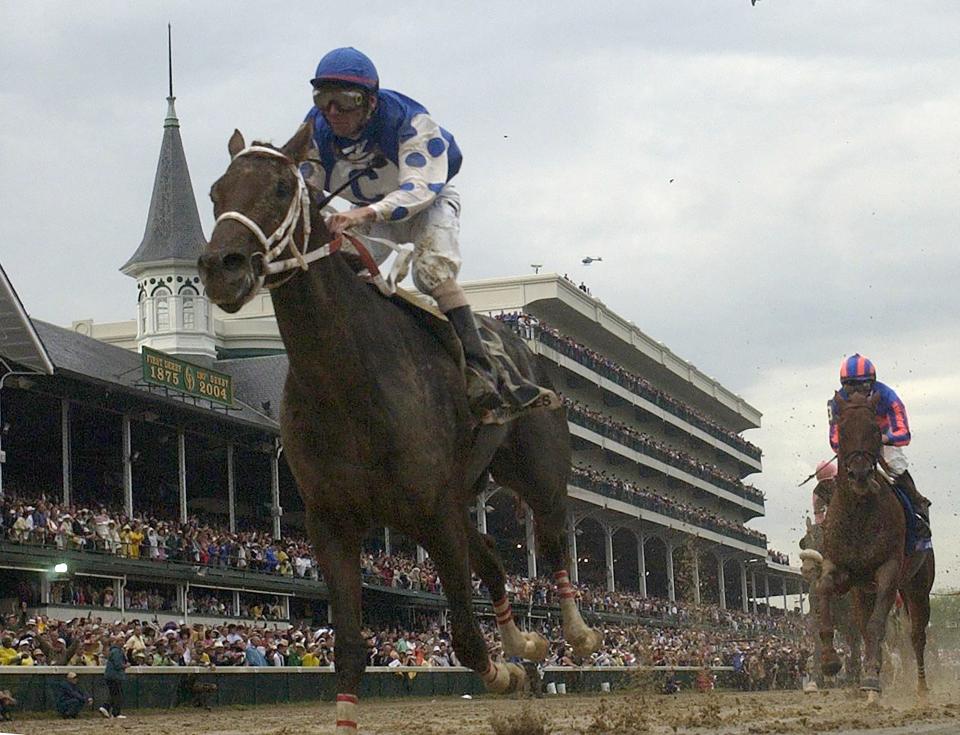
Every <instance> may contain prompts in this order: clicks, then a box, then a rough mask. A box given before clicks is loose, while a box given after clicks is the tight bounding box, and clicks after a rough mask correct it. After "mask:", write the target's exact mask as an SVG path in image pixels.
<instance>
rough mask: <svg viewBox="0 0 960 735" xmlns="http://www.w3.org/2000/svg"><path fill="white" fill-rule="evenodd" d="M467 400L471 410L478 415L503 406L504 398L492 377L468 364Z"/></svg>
mask: <svg viewBox="0 0 960 735" xmlns="http://www.w3.org/2000/svg"><path fill="white" fill-rule="evenodd" d="M467 400H468V401H469V402H470V410H471V411H473V413H474V414H476V415H478V416H480V415H482V414H483V413H485V412H487V411H493V410H494V409H497V408H500V407H501V406H503V398H502V397H501V396H500V392H499V391H498V390H497V388H496V383H495V382H494V381H493V379H492V377H491V376H490V375H489V374H487V373H486V372H485V371H481V370H479V369H477V368H475V367H473V366H472V365H468V366H467Z"/></svg>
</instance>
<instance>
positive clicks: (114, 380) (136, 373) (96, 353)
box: [0, 320, 287, 433]
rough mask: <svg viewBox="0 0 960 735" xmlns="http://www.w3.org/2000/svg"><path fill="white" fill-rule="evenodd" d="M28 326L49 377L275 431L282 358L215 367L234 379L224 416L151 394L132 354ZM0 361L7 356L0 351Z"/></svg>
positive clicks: (47, 328)
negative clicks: (48, 368) (42, 348)
mask: <svg viewBox="0 0 960 735" xmlns="http://www.w3.org/2000/svg"><path fill="white" fill-rule="evenodd" d="M31 324H32V325H33V326H35V327H36V332H37V334H38V335H39V338H40V340H42V343H43V345H45V346H46V350H47V354H48V355H49V359H50V362H51V365H52V368H53V369H52V370H51V372H52V373H53V374H59V375H64V376H69V377H76V378H80V379H82V380H86V381H94V382H97V383H103V384H109V385H113V386H120V387H122V388H124V389H126V390H129V391H135V392H136V393H139V394H141V397H143V398H144V399H147V400H159V401H164V402H175V403H176V404H177V405H178V406H183V407H185V408H188V409H190V410H194V411H202V412H204V413H206V414H209V415H212V416H215V417H222V418H224V419H227V420H232V421H241V422H244V423H248V424H254V425H256V426H257V427H258V428H262V429H264V430H266V431H269V432H271V433H276V432H278V431H279V429H280V426H279V423H278V421H277V418H276V416H277V409H278V408H279V396H280V393H281V391H282V388H283V378H284V376H285V375H286V366H287V358H286V355H275V356H271V357H262V358H250V359H247V360H243V361H239V360H225V361H222V362H217V363H214V365H213V366H214V367H215V368H216V369H218V370H220V371H222V372H225V373H227V374H230V375H232V376H234V377H235V383H234V408H233V409H232V410H230V411H228V412H224V411H223V410H222V409H215V408H208V407H206V406H204V405H203V404H202V403H196V404H194V402H193V400H192V399H189V398H187V397H185V396H184V397H181V396H180V395H179V394H175V393H157V392H155V391H153V390H152V389H151V387H150V386H147V385H146V384H144V383H143V382H142V368H141V358H140V355H139V354H138V353H136V352H131V351H130V350H125V349H123V348H122V347H115V346H114V345H110V344H107V343H106V342H101V341H100V340H97V339H94V338H92V337H87V336H86V335H83V334H79V333H78V332H74V331H72V330H70V329H65V328H63V327H58V326H56V325H53V324H48V323H47V322H43V321H39V320H31ZM0 356H7V355H6V352H5V350H4V348H3V347H2V346H0ZM241 363H242V364H241ZM187 401H189V402H187ZM266 402H269V405H270V406H271V409H270V411H269V412H268V411H267V410H265V408H264V403H266ZM271 414H272V415H271Z"/></svg>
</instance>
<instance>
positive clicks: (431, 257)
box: [357, 184, 462, 294]
mask: <svg viewBox="0 0 960 735" xmlns="http://www.w3.org/2000/svg"><path fill="white" fill-rule="evenodd" d="M357 229H358V230H359V232H360V233H362V234H368V235H371V236H372V237H380V238H383V239H384V240H391V241H393V242H396V243H406V242H409V243H412V244H413V247H414V253H413V282H414V284H416V286H417V288H418V289H420V291H421V293H427V294H432V293H433V292H434V291H435V290H436V289H437V287H438V286H440V285H441V284H442V283H444V282H445V281H448V280H450V279H451V278H452V279H454V280H456V277H457V274H459V273H460V265H461V263H462V261H461V259H460V194H459V193H458V192H457V190H456V189H455V188H454V186H453V185H452V184H447V185H446V186H444V187H443V189H442V190H441V191H440V193H439V194H437V197H436V198H435V199H434V200H433V202H432V203H431V204H430V206H429V207H427V208H426V209H424V210H423V211H421V212H418V213H417V214H415V215H413V217H411V218H410V219H407V220H404V221H403V222H376V223H374V224H372V225H367V226H366V227H364V228H357ZM374 257H376V254H374Z"/></svg>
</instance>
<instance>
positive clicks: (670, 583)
mask: <svg viewBox="0 0 960 735" xmlns="http://www.w3.org/2000/svg"><path fill="white" fill-rule="evenodd" d="M665 545H666V547H667V597H668V598H669V599H670V600H671V602H672V601H675V600H676V599H677V584H676V580H675V578H674V575H673V549H674V546H673V542H672V541H667V542H665Z"/></svg>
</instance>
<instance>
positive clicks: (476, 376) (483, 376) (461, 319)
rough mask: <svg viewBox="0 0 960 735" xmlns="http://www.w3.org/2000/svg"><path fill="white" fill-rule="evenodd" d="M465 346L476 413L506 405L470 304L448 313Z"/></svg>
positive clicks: (470, 389)
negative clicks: (498, 388)
mask: <svg viewBox="0 0 960 735" xmlns="http://www.w3.org/2000/svg"><path fill="white" fill-rule="evenodd" d="M446 316H447V319H449V320H450V324H451V325H452V326H453V329H454V331H455V332H456V333H457V336H458V337H459V338H460V344H461V345H462V346H463V356H464V358H465V359H466V362H467V399H468V400H469V401H470V410H471V411H473V413H474V415H476V416H478V417H479V416H482V415H483V413H484V412H485V411H490V410H492V409H495V408H499V407H500V406H502V405H503V400H502V399H501V398H500V392H499V391H498V390H497V377H496V373H495V371H494V369H493V364H492V363H491V362H490V358H489V357H487V351H486V350H485V349H484V348H483V341H482V340H481V339H480V332H479V331H477V322H476V320H474V318H473V311H471V309H470V307H469V306H458V307H457V308H456V309H451V310H450V311H448V312H447V314H446Z"/></svg>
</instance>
